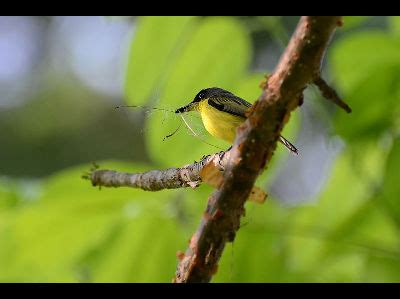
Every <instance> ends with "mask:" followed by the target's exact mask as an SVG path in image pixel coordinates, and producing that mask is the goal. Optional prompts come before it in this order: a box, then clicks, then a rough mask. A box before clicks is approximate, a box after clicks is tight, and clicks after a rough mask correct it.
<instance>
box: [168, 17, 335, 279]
mask: <svg viewBox="0 0 400 299" xmlns="http://www.w3.org/2000/svg"><path fill="white" fill-rule="evenodd" d="M341 24H342V19H341V17H302V18H301V19H300V21H299V24H298V26H297V28H296V31H295V32H294V34H293V36H292V38H291V40H290V42H289V44H288V46H287V48H286V50H285V52H284V53H283V55H282V57H281V59H280V61H279V63H278V65H277V67H276V69H275V71H274V73H273V75H272V76H270V77H269V79H268V81H267V84H265V86H264V91H263V93H262V95H261V96H260V98H259V99H258V101H257V102H256V103H255V104H254V105H253V107H252V108H251V111H250V113H249V116H248V118H247V120H246V121H245V122H244V123H243V124H242V125H241V126H240V127H239V128H238V130H237V133H238V134H237V136H236V139H235V142H234V144H233V147H232V149H231V155H230V157H229V161H228V164H227V167H226V170H225V173H224V180H223V182H222V184H221V186H220V188H218V189H217V190H216V191H215V192H214V193H213V194H212V195H211V196H210V197H209V199H208V204H207V209H206V212H205V213H204V215H203V218H202V221H201V223H200V226H199V228H198V230H197V231H196V232H195V234H194V235H193V236H192V238H191V241H190V244H189V248H188V249H187V251H186V253H185V254H181V255H179V258H180V262H179V265H178V267H177V271H176V276H175V279H174V281H175V282H208V281H210V279H211V277H212V275H213V274H214V273H216V271H217V265H218V261H219V259H220V257H221V254H222V252H223V250H224V247H225V244H226V242H231V241H233V240H234V238H235V234H236V231H237V230H238V229H239V226H240V218H241V216H242V215H244V212H245V210H244V203H245V201H246V198H247V197H248V196H249V193H250V191H251V189H252V188H253V184H254V182H255V180H256V178H257V176H258V175H259V174H260V172H261V171H262V170H263V169H264V167H265V166H266V164H267V162H268V161H270V159H271V157H272V155H273V152H274V150H275V148H276V142H277V140H278V138H279V135H280V132H281V130H282V128H283V126H284V124H285V123H286V122H287V121H288V120H289V117H290V112H291V111H292V110H294V109H295V108H296V107H297V106H299V105H301V103H302V101H303V91H304V89H305V88H306V86H307V85H308V84H310V83H313V82H315V80H317V79H318V78H320V69H321V64H322V60H323V57H324V54H325V51H326V49H327V46H328V43H329V41H330V39H331V37H332V34H333V33H334V31H335V29H336V27H337V26H341Z"/></svg>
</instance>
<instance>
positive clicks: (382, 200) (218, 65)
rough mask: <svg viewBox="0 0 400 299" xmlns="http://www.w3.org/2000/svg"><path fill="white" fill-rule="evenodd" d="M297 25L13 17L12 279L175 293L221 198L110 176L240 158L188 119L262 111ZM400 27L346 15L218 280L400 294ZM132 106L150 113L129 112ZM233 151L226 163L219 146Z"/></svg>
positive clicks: (7, 148) (0, 51) (7, 112)
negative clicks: (96, 180) (209, 103)
mask: <svg viewBox="0 0 400 299" xmlns="http://www.w3.org/2000/svg"><path fill="white" fill-rule="evenodd" d="M298 20H299V17H265V16H263V17H256V16H254V17H114V16H97V17H95V16H86V17H77V16H75V17H67V16H64V17H27V16H24V17H18V16H13V17H0V281H2V282H170V281H171V280H172V278H173V276H174V272H175V268H176V265H177V258H176V252H177V251H178V250H182V251H184V250H185V249H186V247H187V242H188V240H189V239H190V237H191V235H192V233H193V232H194V231H195V229H196V228H197V225H198V224H199V221H200V217H201V215H202V213H203V210H204V208H205V206H206V201H207V197H208V195H209V194H210V193H211V192H212V188H210V187H207V186H201V187H199V188H197V189H195V190H191V189H180V190H164V191H160V192H145V191H141V190H133V189H128V188H119V189H108V188H102V189H101V190H100V191H99V189H97V188H94V187H92V186H91V184H90V182H89V181H86V180H83V179H82V178H81V176H82V175H83V174H84V173H85V172H87V171H89V169H90V167H91V164H92V162H96V163H97V164H99V165H100V167H101V168H108V169H113V170H120V171H129V172H140V171H146V170H152V169H163V168H168V167H178V166H182V165H184V164H188V163H191V162H192V161H194V160H196V161H197V160H199V159H200V158H201V157H202V156H203V155H206V154H211V153H214V152H217V151H219V150H220V149H219V148H227V147H228V146H229V145H228V144H225V143H223V142H222V141H218V140H215V139H213V137H211V136H209V135H208V134H207V133H206V132H205V131H204V128H203V127H202V124H201V122H200V120H199V119H198V118H196V117H195V115H193V116H188V120H189V123H190V124H191V126H192V127H193V128H194V129H195V131H196V132H197V134H198V135H199V136H200V138H201V139H203V140H206V141H207V142H208V143H211V144H212V145H213V146H210V145H208V144H207V143H205V142H203V141H202V140H201V139H200V138H199V137H196V136H192V134H191V133H190V132H189V131H188V130H187V129H186V128H184V127H182V128H180V130H179V131H178V132H177V133H176V134H175V135H174V136H172V137H170V138H168V139H165V138H164V137H165V136H166V135H168V134H170V133H171V132H173V131H174V130H175V129H176V128H177V127H178V126H179V125H180V123H181V120H180V118H178V117H176V115H175V114H174V113H169V112H165V111H159V110H153V109H151V107H158V108H163V109H169V110H172V111H173V110H175V109H176V108H178V107H181V106H183V105H185V104H187V103H188V102H189V101H191V100H192V99H193V97H194V96H195V95H196V94H197V92H198V91H199V90H201V89H202V88H205V87H212V86H218V87H222V88H225V89H228V90H230V91H232V92H234V93H235V94H237V95H238V96H240V97H242V98H245V99H246V100H247V101H249V102H254V101H255V100H256V99H257V98H258V96H259V95H260V94H261V89H260V88H259V84H260V82H261V81H262V79H263V77H264V76H265V75H266V74H268V73H271V72H272V71H273V69H274V67H275V65H276V63H277V62H278V60H279V57H280V55H281V53H282V51H283V50H284V49H285V47H286V45H287V42H288V40H289V39H290V36H291V34H292V32H293V30H294V29H295V27H296V24H297V22H298ZM399 74H400V17H345V18H344V26H343V27H341V28H338V30H337V32H336V33H335V36H334V38H333V40H332V42H331V45H330V47H329V49H328V51H327V54H326V61H325V62H324V66H323V76H324V77H325V78H326V80H327V81H328V82H329V83H330V84H331V85H332V86H334V87H335V88H336V89H337V91H338V93H339V94H340V95H341V96H342V97H343V98H344V100H345V101H346V102H347V103H348V104H349V105H350V107H351V108H352V109H353V113H351V114H347V113H346V112H344V111H343V110H341V109H339V108H338V107H337V106H335V105H333V104H332V103H331V102H328V101H326V100H325V99H323V98H322V97H321V95H320V94H319V92H318V89H316V88H315V87H313V86H309V88H308V89H307V90H306V92H305V101H304V104H303V105H302V106H301V107H300V109H297V110H296V111H295V112H294V113H292V116H291V120H290V122H289V123H288V125H287V126H286V127H285V128H284V134H283V135H284V136H285V137H286V138H288V139H289V140H291V141H292V143H294V144H295V145H296V146H297V148H298V149H299V151H300V156H298V157H295V156H292V155H290V153H288V152H287V150H286V149H285V148H283V147H282V146H278V149H277V151H276V153H275V154H274V158H273V160H272V161H271V163H270V165H269V167H268V169H267V170H266V171H264V173H263V174H262V175H261V176H260V178H259V179H258V181H257V185H258V186H260V187H262V188H263V189H264V190H266V191H267V193H268V194H269V197H268V199H267V201H266V202H265V203H264V204H263V205H257V204H253V203H247V204H246V217H245V218H244V219H243V221H242V222H243V227H242V228H241V229H240V231H239V233H238V235H237V237H236V240H235V241H234V243H233V244H228V246H227V247H226V249H225V252H224V254H223V257H222V260H221V264H220V267H219V270H218V273H217V274H216V276H215V277H214V279H213V281H215V282H364V281H366V282H398V281H400V235H399V230H400V185H399V183H398V175H397V169H398V168H399V167H400V140H399V135H400V104H399V103H400V76H399ZM118 105H140V106H144V107H142V108H126V109H122V108H121V109H115V107H116V106H118ZM215 147H217V148H215Z"/></svg>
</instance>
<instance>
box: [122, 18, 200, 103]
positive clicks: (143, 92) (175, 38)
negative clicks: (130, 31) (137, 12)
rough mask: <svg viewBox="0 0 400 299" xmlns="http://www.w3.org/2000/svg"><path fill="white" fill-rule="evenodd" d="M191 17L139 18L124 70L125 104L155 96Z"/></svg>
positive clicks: (189, 30)
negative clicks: (125, 69)
mask: <svg viewBox="0 0 400 299" xmlns="http://www.w3.org/2000/svg"><path fill="white" fill-rule="evenodd" d="M195 21H196V19H195V18H194V17H140V18H139V20H138V25H137V30H136V32H135V35H134V37H133V41H132V45H131V48H130V51H129V59H128V66H127V73H126V83H125V91H126V96H127V102H128V104H132V105H141V104H143V103H146V102H147V101H149V100H150V98H151V97H152V96H157V94H158V93H159V92H160V89H161V87H162V83H163V81H162V80H163V78H164V76H166V75H167V73H168V70H169V68H170V66H171V65H172V64H173V63H174V61H175V59H176V57H177V56H178V55H179V53H180V51H181V47H182V44H183V43H184V42H185V40H186V38H187V37H188V36H189V35H190V33H191V30H192V28H193V26H194V24H195V23H196V22H195ZM161 29H162V31H160V30H161Z"/></svg>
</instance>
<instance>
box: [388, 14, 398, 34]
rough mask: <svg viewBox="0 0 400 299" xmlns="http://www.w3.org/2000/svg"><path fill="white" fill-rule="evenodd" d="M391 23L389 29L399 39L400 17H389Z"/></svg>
mask: <svg viewBox="0 0 400 299" xmlns="http://www.w3.org/2000/svg"><path fill="white" fill-rule="evenodd" d="M388 21H389V28H390V30H391V31H392V33H393V34H394V35H396V36H397V37H399V36H400V17H399V16H394V17H388Z"/></svg>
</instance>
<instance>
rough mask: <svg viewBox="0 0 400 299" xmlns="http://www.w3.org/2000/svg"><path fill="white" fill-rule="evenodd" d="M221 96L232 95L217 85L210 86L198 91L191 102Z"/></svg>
mask: <svg viewBox="0 0 400 299" xmlns="http://www.w3.org/2000/svg"><path fill="white" fill-rule="evenodd" d="M221 96H224V97H230V96H234V95H233V94H232V93H231V92H229V91H227V90H225V89H222V88H219V87H210V88H206V89H202V90H200V92H199V93H198V94H197V95H196V96H195V97H194V99H193V102H200V101H201V100H204V99H208V98H212V97H221Z"/></svg>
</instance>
